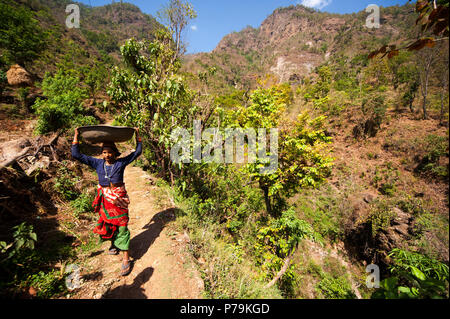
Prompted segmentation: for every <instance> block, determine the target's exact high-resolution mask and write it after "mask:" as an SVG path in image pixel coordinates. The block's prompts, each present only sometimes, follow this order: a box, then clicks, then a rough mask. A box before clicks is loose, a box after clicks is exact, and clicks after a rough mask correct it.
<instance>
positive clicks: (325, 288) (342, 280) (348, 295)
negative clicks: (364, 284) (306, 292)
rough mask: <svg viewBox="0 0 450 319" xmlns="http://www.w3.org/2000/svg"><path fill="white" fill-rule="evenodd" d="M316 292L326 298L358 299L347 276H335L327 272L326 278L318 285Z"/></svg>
mask: <svg viewBox="0 0 450 319" xmlns="http://www.w3.org/2000/svg"><path fill="white" fill-rule="evenodd" d="M316 292H317V293H318V294H319V296H320V297H321V298H325V299H356V295H355V293H354V292H353V290H352V287H351V285H350V283H349V282H348V280H347V278H346V276H340V277H337V278H335V277H333V276H331V275H329V274H325V275H324V278H323V279H322V280H321V281H320V282H319V283H318V284H317V285H316Z"/></svg>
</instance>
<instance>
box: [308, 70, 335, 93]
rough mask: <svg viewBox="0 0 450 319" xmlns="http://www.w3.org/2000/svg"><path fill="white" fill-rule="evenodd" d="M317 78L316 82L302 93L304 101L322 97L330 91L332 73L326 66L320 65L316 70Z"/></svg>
mask: <svg viewBox="0 0 450 319" xmlns="http://www.w3.org/2000/svg"><path fill="white" fill-rule="evenodd" d="M317 74H318V76H319V78H318V79H317V82H316V83H315V84H313V85H311V86H310V87H309V88H308V89H306V92H305V93H304V95H303V98H304V99H305V100H306V101H309V100H311V99H313V100H314V99H323V98H325V97H326V96H327V94H328V93H329V92H330V88H331V79H332V73H331V70H330V68H329V67H328V66H321V67H320V68H318V70H317Z"/></svg>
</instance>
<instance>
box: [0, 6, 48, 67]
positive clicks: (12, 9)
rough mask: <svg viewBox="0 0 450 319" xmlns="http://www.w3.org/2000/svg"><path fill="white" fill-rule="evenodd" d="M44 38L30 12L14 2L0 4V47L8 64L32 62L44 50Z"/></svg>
mask: <svg viewBox="0 0 450 319" xmlns="http://www.w3.org/2000/svg"><path fill="white" fill-rule="evenodd" d="M46 38H47V33H46V32H44V31H43V30H42V28H41V27H40V26H39V22H38V21H37V20H36V19H35V18H34V17H33V13H32V11H31V10H29V9H27V8H25V7H23V6H17V4H16V3H14V1H2V2H0V47H1V48H2V49H4V51H3V54H4V58H5V59H6V61H7V62H8V64H14V63H18V64H21V65H24V63H26V62H29V61H32V60H34V59H35V58H36V57H37V56H38V55H39V53H40V52H41V51H42V50H43V49H44V48H45V46H46Z"/></svg>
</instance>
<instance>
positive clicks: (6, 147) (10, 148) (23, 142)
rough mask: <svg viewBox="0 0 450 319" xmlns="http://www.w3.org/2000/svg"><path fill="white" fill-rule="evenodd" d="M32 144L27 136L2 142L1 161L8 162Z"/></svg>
mask: <svg viewBox="0 0 450 319" xmlns="http://www.w3.org/2000/svg"><path fill="white" fill-rule="evenodd" d="M31 145H32V144H31V142H30V140H29V139H27V138H20V139H17V140H13V141H9V142H5V143H2V144H0V163H2V162H7V161H9V160H10V159H12V158H14V157H16V156H17V154H19V153H20V152H21V151H22V150H24V149H25V148H27V147H30V146H31Z"/></svg>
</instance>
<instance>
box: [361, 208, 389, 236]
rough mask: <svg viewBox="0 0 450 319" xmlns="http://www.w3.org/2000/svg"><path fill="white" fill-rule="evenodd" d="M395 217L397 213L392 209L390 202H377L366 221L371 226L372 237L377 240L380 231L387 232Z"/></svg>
mask: <svg viewBox="0 0 450 319" xmlns="http://www.w3.org/2000/svg"><path fill="white" fill-rule="evenodd" d="M395 217H396V215H395V212H394V211H393V210H392V209H391V206H390V205H389V203H388V202H386V201H383V200H377V201H375V202H374V203H373V204H372V208H371V211H370V214H369V216H368V217H367V219H366V222H368V223H370V225H371V229H372V237H373V238H375V236H376V235H377V233H378V232H379V231H382V230H386V229H387V228H388V227H389V226H390V225H391V222H392V220H393V219H394V218H395Z"/></svg>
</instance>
